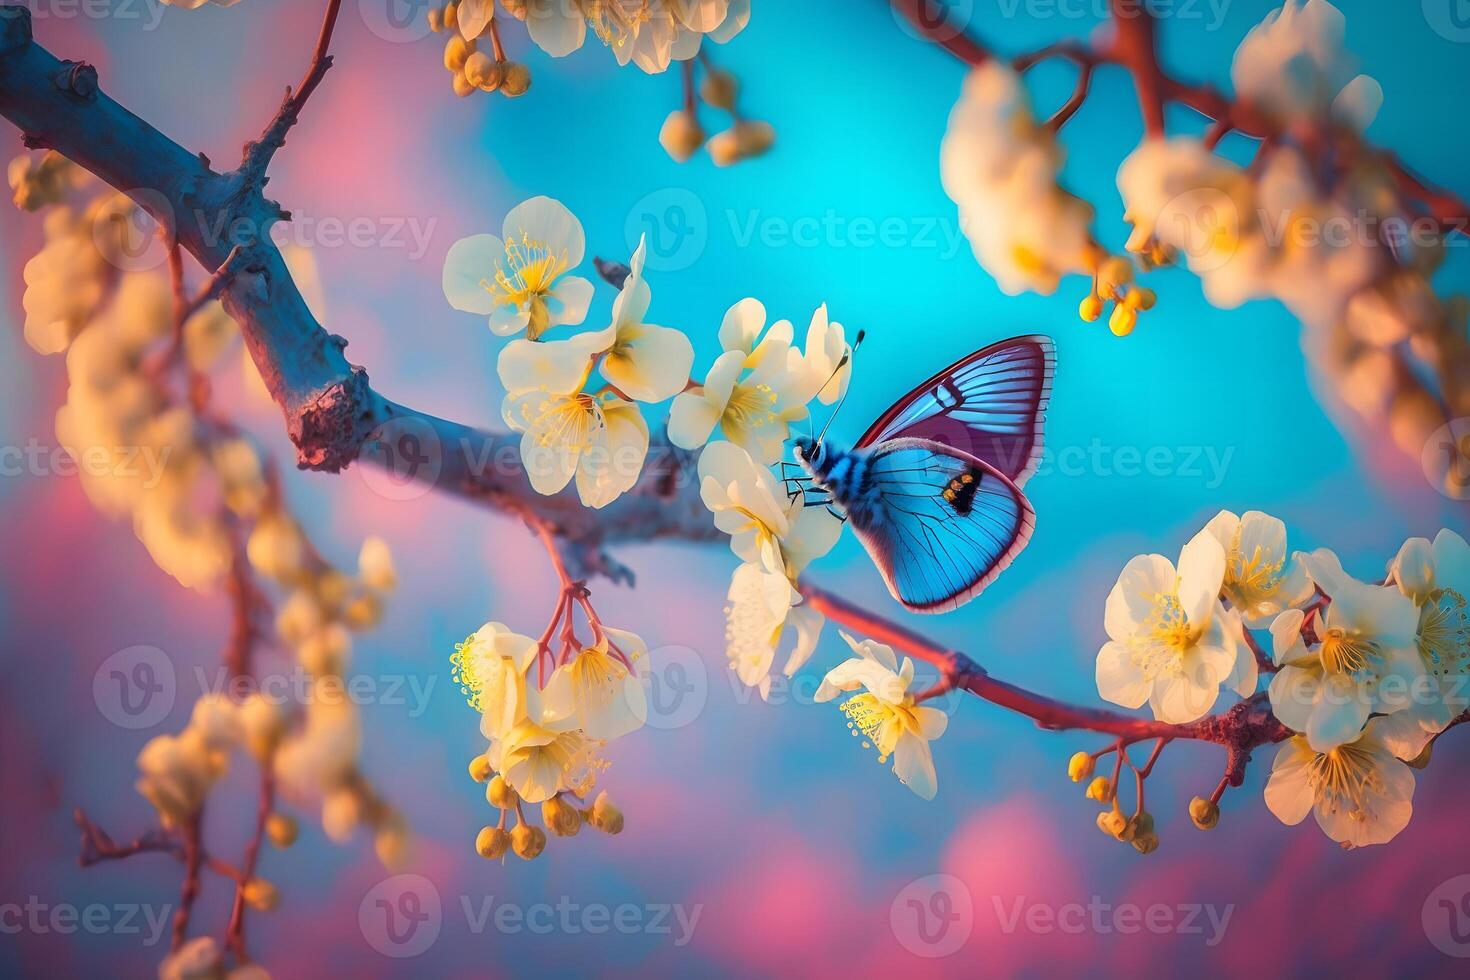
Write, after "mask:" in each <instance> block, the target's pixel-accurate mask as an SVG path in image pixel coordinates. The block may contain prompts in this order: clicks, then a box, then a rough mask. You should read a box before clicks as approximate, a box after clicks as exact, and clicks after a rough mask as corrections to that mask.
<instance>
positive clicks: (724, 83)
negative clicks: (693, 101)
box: [699, 68, 740, 109]
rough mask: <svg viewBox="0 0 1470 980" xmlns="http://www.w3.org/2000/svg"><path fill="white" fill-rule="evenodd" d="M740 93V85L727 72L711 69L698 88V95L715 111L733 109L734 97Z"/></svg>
mask: <svg viewBox="0 0 1470 980" xmlns="http://www.w3.org/2000/svg"><path fill="white" fill-rule="evenodd" d="M739 92H740V83H739V82H738V81H736V79H735V76H734V75H732V74H731V73H730V72H728V71H722V70H720V69H718V68H712V69H710V70H709V71H707V72H706V73H705V76H704V81H703V82H702V83H701V84H700V86H699V95H700V97H701V98H703V99H704V101H706V102H708V103H709V104H710V105H712V106H714V107H715V108H716V109H734V108H735V96H736V95H738V94H739Z"/></svg>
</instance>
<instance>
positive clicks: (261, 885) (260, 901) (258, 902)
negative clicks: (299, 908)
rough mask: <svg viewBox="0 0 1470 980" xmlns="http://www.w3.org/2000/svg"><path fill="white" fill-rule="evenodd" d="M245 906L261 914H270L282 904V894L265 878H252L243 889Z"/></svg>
mask: <svg viewBox="0 0 1470 980" xmlns="http://www.w3.org/2000/svg"><path fill="white" fill-rule="evenodd" d="M242 892H243V894H244V897H245V904H246V905H249V906H250V907H251V908H253V909H256V910H258V911H260V912H270V911H272V910H274V909H275V907H276V906H277V905H279V904H281V893H280V892H279V891H277V890H276V886H275V885H272V884H271V883H270V882H268V881H266V880H265V879H264V878H251V879H250V880H249V881H247V882H245V887H244V888H243V889H242Z"/></svg>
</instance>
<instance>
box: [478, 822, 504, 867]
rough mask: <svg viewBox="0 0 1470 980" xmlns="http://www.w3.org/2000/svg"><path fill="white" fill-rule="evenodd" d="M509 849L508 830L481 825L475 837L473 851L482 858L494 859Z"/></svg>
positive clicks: (502, 855)
mask: <svg viewBox="0 0 1470 980" xmlns="http://www.w3.org/2000/svg"><path fill="white" fill-rule="evenodd" d="M508 850H510V831H508V830H506V829H505V828H503V827H481V828H480V834H479V836H478V837H476V838H475V852H476V853H477V854H479V855H480V857H482V858H488V859H489V860H492V861H493V860H495V859H496V858H498V857H504V856H505V852H506V851H508Z"/></svg>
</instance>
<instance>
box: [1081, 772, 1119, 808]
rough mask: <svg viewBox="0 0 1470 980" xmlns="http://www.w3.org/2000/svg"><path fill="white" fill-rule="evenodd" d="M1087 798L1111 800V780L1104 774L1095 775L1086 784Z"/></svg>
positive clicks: (1105, 801) (1108, 801)
mask: <svg viewBox="0 0 1470 980" xmlns="http://www.w3.org/2000/svg"><path fill="white" fill-rule="evenodd" d="M1087 798H1088V799H1089V800H1097V802H1099V803H1111V802H1113V781H1112V780H1111V779H1109V778H1108V777H1106V776H1096V777H1094V778H1093V780H1092V782H1090V783H1088V784H1087Z"/></svg>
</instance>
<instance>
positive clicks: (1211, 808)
mask: <svg viewBox="0 0 1470 980" xmlns="http://www.w3.org/2000/svg"><path fill="white" fill-rule="evenodd" d="M1189 819H1190V820H1193V821H1194V825H1195V826H1196V827H1198V828H1199V829H1200V830H1214V829H1215V825H1216V824H1218V823H1219V822H1220V807H1219V805H1218V804H1216V803H1215V802H1214V801H1212V800H1207V799H1205V798H1204V797H1203V796H1196V797H1195V798H1194V799H1192V800H1190V801H1189Z"/></svg>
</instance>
